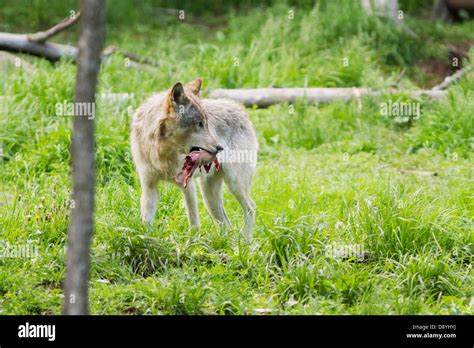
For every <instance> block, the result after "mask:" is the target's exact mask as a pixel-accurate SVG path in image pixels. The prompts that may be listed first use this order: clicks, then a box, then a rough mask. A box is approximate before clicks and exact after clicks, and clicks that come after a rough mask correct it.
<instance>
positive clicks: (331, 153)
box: [0, 0, 474, 315]
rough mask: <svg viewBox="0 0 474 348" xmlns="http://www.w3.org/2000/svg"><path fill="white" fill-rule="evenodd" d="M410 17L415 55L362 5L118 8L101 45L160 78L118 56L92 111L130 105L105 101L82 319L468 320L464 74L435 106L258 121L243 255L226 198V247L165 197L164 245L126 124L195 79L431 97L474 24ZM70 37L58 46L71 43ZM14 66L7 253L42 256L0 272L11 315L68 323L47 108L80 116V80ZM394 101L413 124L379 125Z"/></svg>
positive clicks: (60, 176)
mask: <svg viewBox="0 0 474 348" xmlns="http://www.w3.org/2000/svg"><path fill="white" fill-rule="evenodd" d="M7 3H8V1H7ZM165 3H166V2H165ZM408 3H409V2H408V1H405V2H402V4H405V5H404V6H405V8H406V11H405V22H406V24H407V25H408V26H409V27H410V28H412V29H413V30H414V31H415V32H416V33H417V35H418V37H416V38H414V37H411V36H410V35H408V34H407V33H406V32H405V31H404V30H403V29H402V28H400V27H396V26H395V25H393V24H391V23H390V22H389V21H387V20H384V19H381V18H378V17H376V16H368V15H367V14H365V13H364V11H362V10H361V9H360V8H359V6H358V4H357V2H356V1H344V0H338V1H325V2H321V3H320V4H318V5H312V4H309V2H308V3H306V2H304V3H302V4H295V2H288V3H279V2H276V1H275V2H271V1H269V2H267V3H265V5H261V6H259V7H252V8H246V7H245V6H244V7H243V8H238V9H231V10H228V11H226V12H222V13H220V14H219V15H218V16H217V15H213V14H212V13H209V12H204V13H201V12H199V11H198V10H195V9H194V8H193V7H192V5H189V6H191V7H190V8H191V9H190V10H189V11H188V12H187V17H186V18H187V19H185V20H179V19H177V18H176V17H173V16H167V15H164V14H162V13H160V11H159V10H156V11H155V12H154V11H153V6H152V2H149V1H146V2H144V5H143V8H141V9H140V8H136V7H134V6H133V5H131V2H127V1H120V2H114V3H113V5H111V4H109V7H110V9H109V14H108V15H109V17H108V27H107V29H108V33H107V35H108V36H107V45H111V44H115V45H117V46H119V47H121V48H122V49H124V50H126V51H132V52H137V53H140V54H142V55H146V56H149V57H152V58H154V59H156V60H157V61H158V62H159V67H158V68H153V67H150V68H146V69H134V68H131V67H127V64H126V62H124V60H123V59H122V58H121V57H119V56H113V57H111V58H110V59H108V60H106V61H105V62H104V64H103V66H102V70H101V73H100V83H99V94H101V93H128V94H129V95H130V96H131V97H130V98H128V99H124V100H110V99H105V98H99V100H98V103H97V117H96V163H97V188H96V215H95V216H96V222H95V235H94V238H93V243H92V258H91V276H90V305H91V313H92V314H237V315H240V314H472V313H473V310H474V308H473V306H474V301H473V284H472V278H473V271H472V266H471V265H472V259H473V237H474V236H473V230H474V229H473V221H472V219H473V215H474V214H473V212H474V207H473V201H474V200H473V194H474V184H473V183H474V181H473V165H472V151H473V147H474V134H473V131H474V122H473V119H474V73H473V72H471V73H469V74H467V75H466V76H465V77H464V78H463V79H461V80H460V81H459V83H457V84H456V85H453V86H452V87H450V88H449V90H448V95H447V97H446V98H444V99H443V100H440V101H433V100H430V99H426V98H418V99H412V98H410V97H408V95H407V94H406V93H401V92H400V93H397V94H384V95H383V96H381V97H379V98H363V99H362V100H361V103H358V102H357V101H356V100H354V101H349V102H334V103H330V104H316V105H310V104H308V103H306V102H305V101H304V100H301V101H297V102H296V103H295V104H294V105H287V104H280V105H275V106H272V107H269V108H267V109H257V108H248V109H247V111H248V114H249V116H250V118H251V120H252V122H253V123H254V125H255V128H256V131H257V135H258V139H259V143H260V153H259V160H258V167H257V168H258V169H257V174H256V177H255V180H254V185H253V189H252V196H253V198H254V200H255V202H256V204H257V215H256V229H255V232H254V238H253V241H252V242H251V243H250V244H249V243H246V242H245V240H244V238H242V236H241V235H240V233H239V230H240V227H241V223H242V214H241V209H240V206H239V205H238V204H237V202H236V201H235V200H234V198H233V197H232V196H231V195H230V194H229V192H228V191H225V193H224V196H225V206H226V209H227V212H228V214H229V217H230V219H231V221H232V229H231V230H230V231H228V232H224V231H221V230H219V229H218V228H217V227H216V226H215V225H214V224H213V222H212V220H211V218H210V216H209V215H208V213H207V211H206V210H205V208H204V206H203V204H202V200H201V199H200V213H201V220H202V228H201V230H199V231H198V230H194V229H189V228H188V223H187V219H186V215H185V213H184V207H183V203H182V199H181V194H180V192H179V190H178V189H177V188H176V187H173V186H170V185H161V186H160V192H161V196H160V201H159V207H158V212H157V217H156V221H155V223H154V226H153V228H152V229H151V230H148V229H147V228H146V227H145V226H144V225H143V224H142V223H141V221H140V213H139V212H140V207H139V195H140V187H139V183H138V179H137V176H136V174H135V169H134V165H133V163H132V161H131V156H130V152H129V130H130V116H129V112H130V110H133V108H135V107H137V106H138V105H139V104H140V103H141V102H143V101H144V100H145V98H146V97H147V96H148V95H150V94H151V93H153V92H155V91H160V90H163V89H166V88H169V87H170V86H171V85H172V84H173V83H174V82H176V81H182V82H186V81H190V80H193V79H195V78H196V77H201V78H202V79H203V81H204V95H206V91H208V90H211V89H214V88H246V87H247V88H255V87H269V86H274V87H302V86H313V87H357V86H361V87H371V88H374V89H380V90H388V89H393V88H397V89H404V90H413V89H418V88H429V87H430V86H431V85H432V84H433V83H432V81H433V79H436V78H437V79H438V81H439V80H440V79H442V78H440V77H436V76H432V75H430V74H428V73H427V72H426V71H425V70H424V69H423V62H426V61H429V60H437V61H443V60H448V58H447V57H448V44H450V43H460V42H470V43H473V42H474V21H466V22H463V23H457V24H443V23H438V22H433V21H431V20H430V19H428V18H427V17H426V15H425V12H424V11H425V9H424V8H421V7H420V8H412V7H410V6H409V5H408ZM9 4H10V6H5V7H4V8H3V9H1V10H0V12H1V14H2V15H3V16H4V19H5V20H4V21H2V23H1V27H0V30H3V31H18V32H29V31H36V30H37V29H38V27H40V26H43V27H48V26H50V25H51V24H53V23H55V22H57V20H58V19H61V18H63V17H64V14H65V13H66V14H67V13H68V11H69V9H70V8H71V7H72V8H74V5H73V2H72V4H71V2H70V1H69V2H68V1H65V2H53V4H55V5H54V6H53V5H50V4H48V2H46V1H35V2H34V6H36V7H37V8H35V11H31V12H29V13H35V14H36V15H34V16H33V15H31V14H26V13H24V14H23V15H21V16H18V13H19V12H15V11H22V7H21V4H22V1H17V2H10V3H9ZM163 7H165V6H164V5H163ZM291 9H294V18H293V19H289V16H288V11H289V10H291ZM193 11H194V12H193ZM124 13H127V14H128V15H127V16H125V15H124ZM19 18H22V20H21V22H20V19H19ZM76 34H77V28H74V30H71V31H70V32H66V33H63V34H61V35H60V36H58V38H55V40H56V41H59V42H65V43H68V42H69V43H71V44H76V41H75V40H77V35H76ZM22 58H24V59H25V60H26V61H28V62H29V63H30V64H31V68H26V67H15V66H8V67H5V66H4V67H2V66H0V73H1V75H0V95H3V96H5V97H4V98H1V99H0V146H1V152H0V154H1V157H0V236H1V239H0V241H1V243H2V244H0V247H1V248H3V249H2V250H3V251H5V250H7V249H8V248H14V247H21V246H23V247H25V246H30V247H34V248H35V249H34V250H36V251H37V255H35V256H34V257H29V258H24V257H2V258H0V314H60V313H61V311H62V303H63V297H62V282H63V278H64V275H65V273H64V272H65V268H64V257H65V247H66V244H67V231H68V225H69V213H70V209H71V204H73V202H71V201H70V195H71V192H70V187H71V175H70V167H69V164H70V152H69V145H70V142H71V136H72V132H71V131H72V120H71V117H61V116H58V115H57V113H56V105H57V104H58V103H64V101H72V99H73V95H74V83H75V72H76V66H75V65H74V64H72V63H71V62H68V61H60V62H58V63H56V64H54V65H53V64H50V63H49V62H46V61H44V60H41V59H38V58H32V57H27V56H24V55H22ZM473 58H474V51H473V50H472V49H471V51H470V61H471V62H472V61H473ZM448 61H449V60H448ZM236 62H237V64H236ZM344 62H348V64H344ZM430 84H431V85H430ZM389 100H391V101H398V102H403V101H405V102H413V103H419V105H420V116H419V117H418V118H417V119H414V120H413V119H410V120H405V119H401V120H400V119H397V118H394V117H391V116H386V115H382V114H381V111H380V110H381V103H386V102H388V101H389ZM401 169H409V170H421V171H431V172H435V173H436V175H429V176H418V175H412V174H404V173H402V172H401V171H400V170H401ZM30 250H31V249H30ZM340 250H346V251H347V250H349V251H353V250H358V251H361V250H362V251H364V252H365V253H366V254H364V255H366V256H367V257H365V258H364V259H361V258H360V257H359V255H356V254H350V255H349V256H348V257H346V256H347V255H340V253H339V251H340Z"/></svg>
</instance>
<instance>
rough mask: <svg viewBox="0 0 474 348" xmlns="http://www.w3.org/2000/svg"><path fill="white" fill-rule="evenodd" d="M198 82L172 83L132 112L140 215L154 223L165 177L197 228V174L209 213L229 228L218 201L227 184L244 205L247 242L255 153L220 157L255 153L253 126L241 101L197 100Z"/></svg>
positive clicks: (250, 227) (251, 225) (251, 216)
mask: <svg viewBox="0 0 474 348" xmlns="http://www.w3.org/2000/svg"><path fill="white" fill-rule="evenodd" d="M201 84H202V82H201V80H200V79H196V80H194V81H191V82H189V83H187V84H184V85H183V84H181V83H180V82H177V83H175V84H174V85H173V86H172V87H171V88H170V89H169V90H167V91H165V92H162V93H158V94H155V95H153V96H152V97H150V98H149V99H148V100H147V101H146V102H144V103H143V104H142V105H141V106H140V107H139V108H138V109H137V110H136V111H135V113H134V114H133V119H132V126H131V152H132V157H133V160H134V162H135V166H136V169H137V173H138V177H139V180H140V185H141V200H140V202H141V218H142V220H143V221H144V222H145V223H147V224H152V223H153V221H154V217H155V213H156V209H157V204H158V196H159V194H158V191H157V184H158V182H159V181H167V182H170V183H173V184H175V185H178V186H179V187H180V189H181V190H182V193H183V198H184V205H185V208H186V213H187V216H188V221H189V224H190V226H194V227H199V226H200V219H199V212H198V208H197V194H196V187H195V183H194V178H195V177H196V178H199V185H200V189H201V194H202V197H203V201H204V204H205V206H206V208H207V210H208V211H209V213H210V215H211V216H212V217H213V219H214V220H215V221H216V222H217V223H218V224H220V225H221V226H223V227H225V228H228V227H229V226H230V222H229V218H228V216H227V214H226V211H225V209H224V204H223V199H222V187H223V183H225V184H226V186H227V187H228V189H229V191H230V192H231V193H232V194H233V195H234V197H235V198H236V199H237V201H238V202H239V204H240V205H241V207H242V209H243V215H244V224H243V228H242V232H243V234H244V236H245V237H246V239H247V240H250V239H251V235H252V231H253V228H254V216H255V209H256V206H255V203H254V201H253V200H252V198H251V197H250V189H251V184H252V178H253V176H254V173H255V169H256V163H255V162H256V155H255V156H249V157H253V158H252V161H249V160H242V156H240V157H239V158H240V160H234V161H228V160H226V158H224V156H223V155H224V154H229V153H232V151H238V152H239V153H242V151H243V152H248V153H252V154H256V153H257V151H258V143H257V137H256V135H255V130H254V127H253V125H252V123H251V121H250V120H249V118H248V116H247V114H246V112H245V110H244V108H243V107H242V106H241V105H240V104H238V103H236V102H234V101H230V100H224V99H203V98H201V95H200V89H201ZM228 157H229V156H227V158H228ZM219 158H220V162H219ZM223 158H224V160H223ZM244 159H245V158H244ZM247 159H248V157H247ZM252 162H254V163H252ZM213 164H214V165H213ZM203 167H204V169H205V170H202V169H203Z"/></svg>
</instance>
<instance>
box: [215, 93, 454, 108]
mask: <svg viewBox="0 0 474 348" xmlns="http://www.w3.org/2000/svg"><path fill="white" fill-rule="evenodd" d="M404 93H407V94H408V95H410V96H413V97H417V96H420V95H426V96H428V97H431V98H434V99H439V98H442V97H443V96H444V95H445V93H444V91H433V90H417V91H410V92H404ZM381 94H382V92H380V91H373V90H371V89H369V88H256V89H216V90H214V91H212V92H210V94H209V97H210V98H214V99H219V98H225V99H233V100H236V101H238V102H240V103H242V104H244V105H245V106H253V105H256V106H258V107H263V108H264V107H268V106H270V105H273V104H277V103H285V102H287V103H293V102H295V101H296V100H297V99H306V100H307V101H308V102H309V103H324V102H331V101H333V100H350V99H358V98H361V97H363V96H379V95H381Z"/></svg>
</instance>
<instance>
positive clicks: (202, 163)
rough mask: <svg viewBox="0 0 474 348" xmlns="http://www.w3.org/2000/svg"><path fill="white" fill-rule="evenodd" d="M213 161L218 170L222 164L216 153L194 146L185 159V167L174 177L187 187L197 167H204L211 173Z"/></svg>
mask: <svg viewBox="0 0 474 348" xmlns="http://www.w3.org/2000/svg"><path fill="white" fill-rule="evenodd" d="M213 163H214V166H215V167H216V172H217V171H218V170H219V167H220V165H219V161H218V160H217V157H216V154H213V153H211V152H209V151H206V150H204V149H201V148H196V147H193V148H192V149H191V152H189V153H188V154H187V155H186V157H185V159H184V164H183V168H182V169H181V171H180V172H179V173H178V174H176V175H175V176H174V177H173V179H174V181H175V182H177V183H178V184H181V185H183V186H184V187H186V186H187V185H188V181H189V179H190V178H191V177H192V176H193V174H194V172H195V171H196V169H197V168H201V167H204V169H205V170H206V173H209V170H210V169H211V166H212V164H213Z"/></svg>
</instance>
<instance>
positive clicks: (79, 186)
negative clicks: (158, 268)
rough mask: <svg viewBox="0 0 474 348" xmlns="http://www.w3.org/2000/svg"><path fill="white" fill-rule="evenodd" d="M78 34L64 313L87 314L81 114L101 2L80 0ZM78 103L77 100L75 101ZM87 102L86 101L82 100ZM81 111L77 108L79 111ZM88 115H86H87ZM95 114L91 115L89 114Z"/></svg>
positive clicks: (85, 138) (89, 220)
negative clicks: (70, 206) (80, 14)
mask: <svg viewBox="0 0 474 348" xmlns="http://www.w3.org/2000/svg"><path fill="white" fill-rule="evenodd" d="M80 6H81V13H82V18H81V20H80V22H81V36H80V39H79V57H78V69H77V75H76V91H75V98H74V104H75V112H74V134H73V139H72V179H73V202H74V207H73V210H72V215H71V225H70V228H69V240H68V250H67V273H66V281H65V301H64V314H70V315H71V314H73V315H74V314H76V315H77V314H88V312H89V305H88V282H89V250H90V241H91V237H92V234H93V230H94V187H95V161H94V153H95V152H94V117H90V116H92V115H90V114H88V115H86V114H84V113H83V111H84V108H82V109H81V110H79V108H76V106H77V105H89V106H93V108H94V109H89V110H94V112H95V93H96V87H97V77H98V73H99V68H100V60H101V59H100V54H101V51H102V46H103V43H104V38H105V25H104V17H105V2H104V1H101V0H81V1H80ZM79 103H81V104H79ZM83 103H90V104H83ZM80 111H81V112H80ZM88 116H89V117H88ZM93 116H95V115H93Z"/></svg>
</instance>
